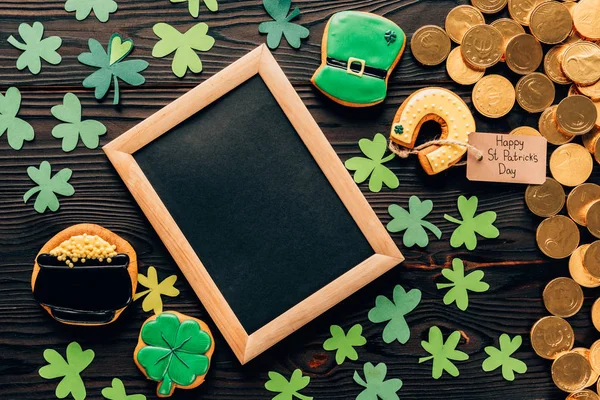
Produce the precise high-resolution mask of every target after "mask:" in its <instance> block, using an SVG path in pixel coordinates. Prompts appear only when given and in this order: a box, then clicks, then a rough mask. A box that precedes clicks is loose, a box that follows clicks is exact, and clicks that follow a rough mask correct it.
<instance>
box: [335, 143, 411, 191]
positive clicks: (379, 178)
mask: <svg viewBox="0 0 600 400" xmlns="http://www.w3.org/2000/svg"><path fill="white" fill-rule="evenodd" d="M358 147H360V150H361V151H362V152H363V153H364V154H365V155H366V156H367V157H368V158H365V157H352V158H351V159H349V160H346V162H345V163H344V165H345V166H346V168H347V169H349V170H350V171H356V172H354V182H356V183H363V182H364V181H366V180H367V178H369V176H370V177H371V178H370V179H369V190H370V191H371V192H379V191H380V190H381V188H382V186H383V184H384V183H385V185H386V186H387V187H389V188H390V189H396V188H397V187H398V186H399V185H400V182H399V181H398V177H397V176H396V175H395V174H394V173H393V172H392V171H391V170H390V169H389V168H388V167H386V166H385V165H383V164H384V163H386V162H388V161H390V160H391V159H393V158H394V157H395V155H394V153H392V154H390V155H389V156H387V157H385V158H384V157H383V156H384V155H385V152H386V150H387V139H386V138H385V136H383V135H382V134H381V133H378V134H376V135H375V137H374V138H373V140H369V139H360V140H359V141H358Z"/></svg>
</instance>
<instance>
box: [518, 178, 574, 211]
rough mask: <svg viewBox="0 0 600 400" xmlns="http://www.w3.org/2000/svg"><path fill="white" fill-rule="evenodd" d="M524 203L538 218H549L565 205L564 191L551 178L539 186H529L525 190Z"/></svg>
mask: <svg viewBox="0 0 600 400" xmlns="http://www.w3.org/2000/svg"><path fill="white" fill-rule="evenodd" d="M525 203H526V204H527V207H528V208H529V210H530V211H531V212H532V213H534V214H535V215H537V216H539V217H544V218H545V217H551V216H553V215H556V214H558V213H559V212H560V210H562V208H563V206H564V205H565V190H564V189H563V187H562V185H561V184H560V183H558V182H556V181H555V180H554V179H552V178H546V182H544V183H543V184H541V185H529V186H527V189H526V190H525Z"/></svg>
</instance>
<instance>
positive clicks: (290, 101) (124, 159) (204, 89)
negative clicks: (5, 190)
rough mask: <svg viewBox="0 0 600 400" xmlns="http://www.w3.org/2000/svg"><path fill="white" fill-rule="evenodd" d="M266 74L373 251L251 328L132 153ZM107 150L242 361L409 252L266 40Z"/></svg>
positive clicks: (132, 130) (274, 94)
mask: <svg viewBox="0 0 600 400" xmlns="http://www.w3.org/2000/svg"><path fill="white" fill-rule="evenodd" d="M257 74H258V75H260V77H261V78H262V79H263V81H264V82H265V84H266V85H267V87H268V88H269V90H270V91H271V94H272V95H273V96H274V98H275V99H276V101H277V102H278V103H279V105H280V106H281V108H282V110H283V112H284V113H285V115H286V116H287V118H288V119H289V120H290V122H291V123H292V125H293V127H294V128H295V129H296V131H297V133H298V135H299V136H300V137H301V139H302V141H303V142H304V144H305V145H306V147H307V148H308V150H309V151H310V153H311V155H312V156H313V157H314V159H315V161H316V162H317V164H318V165H319V167H320V168H321V170H322V171H323V173H324V174H325V176H326V178H327V179H328V181H329V183H330V184H331V186H332V187H333V188H334V190H335V192H336V193H337V195H338V196H339V197H340V199H341V200H342V202H343V204H344V205H345V206H346V208H347V209H348V211H349V213H350V214H351V216H352V218H353V219H354V221H355V222H356V224H357V225H358V227H359V229H360V230H361V232H362V234H363V235H364V236H365V238H366V239H367V241H368V242H369V244H370V245H371V247H372V248H373V251H374V254H373V255H372V256H370V257H369V258H367V259H366V260H364V261H363V262H361V263H360V264H359V265H357V266H355V267H354V268H352V269H351V270H349V271H348V272H346V273H345V274H343V275H341V276H340V277H338V278H337V279H335V280H334V281H332V282H330V283H329V284H327V285H326V286H325V287H323V288H321V289H320V290H318V291H317V292H315V293H313V294H312V295H310V296H309V297H307V298H306V299H305V300H303V301H301V302H300V303H298V304H296V305H295V306H293V307H292V308H290V309H289V310H287V311H286V312H284V313H283V314H281V315H279V316H278V317H276V318H275V319H273V320H272V321H270V322H269V323H267V324H266V325H264V326H263V327H262V328H260V329H258V330H257V331H255V332H253V333H252V334H250V335H249V334H248V333H247V332H246V331H245V329H244V328H243V326H242V324H241V323H240V321H239V320H238V318H237V317H236V315H235V314H234V312H233V310H232V309H231V307H230V306H229V305H228V303H227V301H226V300H225V298H224V296H223V295H222V293H221V292H220V290H219V288H218V287H217V286H216V284H215V283H214V281H213V279H212V278H211V276H210V275H209V273H208V271H207V270H206V269H205V268H204V266H203V264H202V261H201V260H200V259H199V258H198V256H197V255H196V253H195V252H194V250H193V248H192V247H191V245H190V244H189V243H188V241H187V239H186V238H185V236H184V235H183V233H182V232H181V230H180V229H179V227H178V226H177V224H176V223H175V221H174V220H173V218H172V217H171V215H170V213H169V211H168V210H167V208H166V207H165V205H164V204H163V202H162V201H161V199H160V197H159V196H158V194H157V193H156V191H155V190H154V189H153V187H152V185H151V184H150V182H149V181H148V179H147V178H146V176H145V175H144V173H143V171H142V170H141V168H140V166H139V165H138V164H137V162H136V161H135V159H134V157H133V154H134V153H135V152H136V151H137V150H139V149H141V148H142V147H144V146H145V145H147V144H148V143H150V142H152V141H153V140H155V139H156V138H158V137H159V136H161V135H163V134H165V133H167V132H169V130H171V129H172V128H174V127H175V126H177V125H178V124H179V123H181V122H183V121H184V120H186V119H187V118H189V117H191V116H192V115H194V114H195V113H197V112H198V111H200V110H201V109H203V108H204V107H206V106H208V105H209V104H211V103H212V102H214V101H216V100H218V99H219V98H220V97H221V96H223V95H225V94H226V93H228V92H229V91H231V90H233V89H235V88H236V87H237V86H239V85H241V84H242V83H243V82H245V81H247V80H248V79H250V78H251V77H253V76H254V75H257ZM104 151H105V153H106V155H107V156H108V158H109V160H110V161H111V163H112V164H113V165H114V167H115V169H116V170H117V172H118V173H119V175H120V176H121V178H122V179H123V181H124V182H125V184H126V185H127V188H128V189H129V190H130V191H131V193H132V195H133V197H134V198H135V200H136V201H137V203H138V204H139V206H140V207H141V209H142V211H143V212H144V214H145V215H146V217H147V218H148V220H149V221H150V223H151V224H152V226H153V227H154V229H155V230H156V232H157V233H158V235H159V236H160V238H161V240H162V241H163V243H164V244H165V246H166V247H167V249H168V250H169V252H170V253H171V256H172V257H173V259H174V260H175V262H176V263H177V265H178V266H179V267H180V268H181V271H182V272H183V274H184V275H185V277H186V279H187V280H188V281H189V283H190V285H191V287H192V288H193V289H194V291H195V292H196V294H197V295H198V297H199V298H200V300H201V301H202V304H203V305H204V307H206V310H207V311H208V313H209V314H210V316H211V317H212V319H213V320H214V322H215V324H216V325H217V327H218V328H219V330H220V331H221V333H222V334H223V336H224V337H225V339H226V340H227V342H228V343H229V345H230V346H231V348H232V350H233V352H234V353H235V355H236V356H237V358H238V359H239V360H240V362H241V363H242V364H244V363H247V362H248V361H250V360H251V359H253V358H254V357H256V356H257V355H259V354H260V353H262V352H263V351H265V350H267V349H268V348H269V347H271V346H273V345H274V344H275V343H277V342H279V341H280V340H282V339H283V338H285V337H286V336H288V335H290V334H291V333H292V332H294V331H296V330H297V329H299V328H300V327H302V326H303V325H305V324H306V323H308V322H309V321H311V320H313V319H314V318H316V317H317V316H319V315H321V314H322V313H323V312H325V311H327V310H328V309H329V308H331V307H333V306H334V305H336V304H337V303H339V302H340V301H342V300H344V299H345V298H347V297H348V296H350V295H351V294H353V293H354V292H356V291H357V290H359V289H360V288H362V287H363V286H365V285H366V284H367V283H369V282H371V281H373V280H374V279H375V278H377V277H379V276H380V275H382V274H383V273H385V272H386V271H388V270H390V269H391V268H393V267H394V266H396V265H397V264H399V263H400V262H402V261H403V260H404V258H403V256H402V254H401V253H400V250H398V247H397V246H396V245H395V244H394V242H393V240H392V238H391V237H390V236H389V234H388V233H387V231H386V230H385V228H384V227H383V225H382V224H381V222H380V221H379V218H378V217H377V215H376V214H375V212H374V211H373V209H372V208H371V206H370V205H369V203H368V202H367V200H366V199H365V197H364V196H363V195H362V193H361V191H360V190H359V188H358V187H357V186H356V184H355V183H354V181H353V180H352V177H351V176H350V175H349V173H348V171H346V169H345V167H344V166H343V164H342V162H341V161H340V159H339V157H338V156H337V154H336V153H335V151H334V150H333V148H332V147H331V145H330V144H329V142H328V141H327V139H326V138H325V136H324V135H323V132H322V131H321V129H320V128H319V126H318V125H317V123H316V121H315V120H314V119H313V117H312V115H311V114H310V113H309V111H308V109H307V108H306V106H305V105H304V103H303V102H302V100H301V99H300V97H299V96H298V94H297V93H296V91H295V90H294V88H293V86H292V85H291V84H290V82H289V81H288V79H287V78H286V76H285V74H284V72H283V71H282V70H281V68H280V67H279V65H278V64H277V62H276V61H275V59H274V58H273V56H272V54H271V52H270V51H269V50H268V49H267V48H266V46H264V45H262V46H260V47H258V48H257V49H255V50H253V51H251V52H250V53H248V54H247V55H246V56H244V57H242V58H241V59H239V60H238V61H236V62H235V63H233V64H231V65H230V66H228V67H227V68H225V69H224V70H222V71H221V72H219V73H217V74H216V75H214V76H213V77H211V78H210V79H208V80H206V81H205V82H204V83H202V84H200V85H199V86H197V87H196V88H194V89H192V90H190V91H189V92H188V93H186V94H184V95H183V96H181V97H180V98H179V99H177V100H175V101H174V102H172V103H171V104H169V105H167V106H166V107H164V108H163V109H161V110H159V111H158V112H156V113H155V114H153V115H151V116H150V117H148V118H147V119H146V120H144V121H142V122H141V123H140V124H138V125H136V126H135V127H133V128H131V129H130V130H129V131H127V132H126V133H124V134H123V135H121V136H120V137H118V138H117V139H115V140H113V141H112V142H110V143H109V144H107V145H106V146H104Z"/></svg>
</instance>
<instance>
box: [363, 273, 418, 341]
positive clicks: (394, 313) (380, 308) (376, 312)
mask: <svg viewBox="0 0 600 400" xmlns="http://www.w3.org/2000/svg"><path fill="white" fill-rule="evenodd" d="M393 299H394V301H393V302H392V301H390V300H389V299H388V298H387V297H385V296H377V298H376V299H375V307H374V308H372V309H371V311H369V321H371V322H373V323H376V324H377V323H380V322H386V321H390V322H388V323H387V325H386V326H385V328H384V329H383V341H384V342H386V343H392V342H393V341H394V340H398V341H399V342H400V343H402V344H405V343H406V342H408V339H410V328H409V327H408V324H407V323H406V319H404V316H405V315H406V314H408V313H409V312H411V311H412V310H414V309H415V308H417V305H419V302H420V301H421V291H420V290H419V289H411V290H410V291H408V293H407V292H406V291H405V290H404V288H403V287H402V286H400V285H396V287H395V288H394V293H393Z"/></svg>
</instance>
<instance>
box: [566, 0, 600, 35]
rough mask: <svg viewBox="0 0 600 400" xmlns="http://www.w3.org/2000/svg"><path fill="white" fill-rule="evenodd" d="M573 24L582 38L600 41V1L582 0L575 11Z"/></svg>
mask: <svg viewBox="0 0 600 400" xmlns="http://www.w3.org/2000/svg"><path fill="white" fill-rule="evenodd" d="M573 22H574V24H575V29H577V32H579V34H580V35H581V36H583V37H585V38H587V39H589V40H600V0H581V1H580V2H579V3H578V4H577V6H576V7H575V10H574V11H573Z"/></svg>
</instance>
